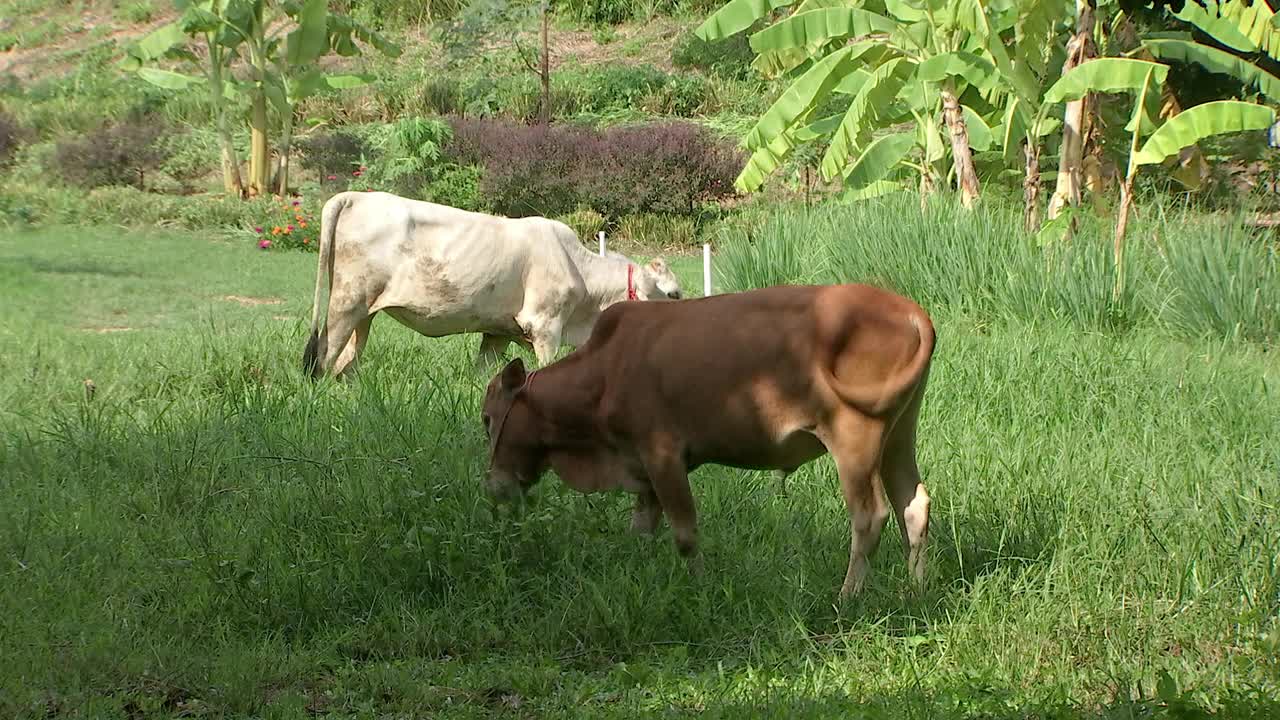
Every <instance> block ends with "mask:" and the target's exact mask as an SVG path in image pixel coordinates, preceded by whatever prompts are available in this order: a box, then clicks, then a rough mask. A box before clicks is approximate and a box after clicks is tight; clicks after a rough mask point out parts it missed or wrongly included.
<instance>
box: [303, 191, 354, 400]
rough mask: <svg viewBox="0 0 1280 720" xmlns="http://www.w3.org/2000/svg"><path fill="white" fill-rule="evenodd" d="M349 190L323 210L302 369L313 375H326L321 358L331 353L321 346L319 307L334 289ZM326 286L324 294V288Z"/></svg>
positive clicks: (330, 200)
mask: <svg viewBox="0 0 1280 720" xmlns="http://www.w3.org/2000/svg"><path fill="white" fill-rule="evenodd" d="M348 195H349V194H348V193H339V194H337V195H334V196H333V197H331V198H329V200H328V202H326V203H325V204H324V209H323V210H321V213H320V240H319V243H320V246H319V247H318V248H317V250H318V251H319V257H317V258H316V290H315V297H314V298H313V299H312V303H311V335H310V336H309V337H308V338H307V346H306V348H305V349H304V350H303V351H302V371H303V372H304V373H306V374H308V375H310V376H311V377H312V378H318V377H320V375H322V374H323V369H322V368H321V367H320V362H321V360H320V358H321V356H323V355H325V354H326V353H327V352H328V348H326V347H321V346H320V310H321V301H322V298H324V297H328V295H329V294H331V293H332V292H333V246H334V238H335V236H336V234H337V230H338V218H339V217H340V216H341V215H342V211H343V210H344V209H345V208H346V207H347V205H349V204H350V198H349V197H348ZM322 289H323V291H324V292H323V294H321V290H322Z"/></svg>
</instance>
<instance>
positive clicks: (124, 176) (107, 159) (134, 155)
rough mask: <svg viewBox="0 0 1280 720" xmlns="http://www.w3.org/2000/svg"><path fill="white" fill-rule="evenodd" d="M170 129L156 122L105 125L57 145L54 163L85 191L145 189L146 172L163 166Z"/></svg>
mask: <svg viewBox="0 0 1280 720" xmlns="http://www.w3.org/2000/svg"><path fill="white" fill-rule="evenodd" d="M166 132H167V128H164V127H162V126H161V125H159V124H158V123H157V122H156V121H155V120H154V119H151V120H147V119H141V120H135V121H129V122H124V123H121V124H119V125H114V126H106V127H102V128H99V129H98V130H96V131H94V132H91V133H89V134H87V135H86V136H85V137H83V138H81V139H78V140H66V141H63V142H60V143H58V146H57V150H56V152H55V154H54V164H55V166H56V167H57V168H58V171H59V173H60V174H61V175H62V177H63V179H65V180H66V181H67V182H69V183H71V184H73V185H79V186H80V187H84V188H95V187H102V186H104V185H131V186H133V187H136V188H138V189H143V188H144V187H145V185H146V173H147V172H150V171H152V170H155V169H157V168H159V167H160V165H161V163H163V162H164V159H165V157H166V154H167V151H166V149H165V147H164V143H163V142H162V139H163V137H164V135H165V133H166Z"/></svg>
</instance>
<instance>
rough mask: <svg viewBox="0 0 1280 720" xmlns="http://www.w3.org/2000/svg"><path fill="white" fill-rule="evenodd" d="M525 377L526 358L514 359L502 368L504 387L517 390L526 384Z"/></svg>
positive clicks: (504, 388)
mask: <svg viewBox="0 0 1280 720" xmlns="http://www.w3.org/2000/svg"><path fill="white" fill-rule="evenodd" d="M524 377H525V372H524V360H522V359H521V358H518V357H517V358H514V359H512V360H511V362H509V363H507V365H506V367H504V368H502V389H503V390H508V391H510V390H515V389H516V388H518V387H520V386H521V385H524Z"/></svg>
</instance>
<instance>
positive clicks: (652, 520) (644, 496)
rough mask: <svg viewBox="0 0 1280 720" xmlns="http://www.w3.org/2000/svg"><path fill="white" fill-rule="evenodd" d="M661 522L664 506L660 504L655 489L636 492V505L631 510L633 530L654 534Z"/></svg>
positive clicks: (641, 533) (639, 533)
mask: <svg viewBox="0 0 1280 720" xmlns="http://www.w3.org/2000/svg"><path fill="white" fill-rule="evenodd" d="M661 522H662V506H661V505H659V504H658V496H657V495H655V494H654V492H653V490H642V491H640V492H639V493H636V507H635V509H634V510H632V511H631V532H633V533H635V534H637V535H652V534H653V533H654V531H656V530H657V529H658V524H659V523H661Z"/></svg>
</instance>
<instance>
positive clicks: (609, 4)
mask: <svg viewBox="0 0 1280 720" xmlns="http://www.w3.org/2000/svg"><path fill="white" fill-rule="evenodd" d="M557 7H560V8H564V9H565V10H566V11H567V12H568V13H569V16H570V17H572V18H573V19H574V20H577V21H578V22H580V23H583V24H587V25H617V24H618V23H620V22H622V21H624V20H626V19H628V18H630V17H631V14H632V12H633V10H634V8H635V3H634V1H633V0H561V2H559V3H557Z"/></svg>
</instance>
